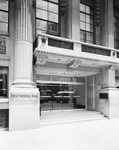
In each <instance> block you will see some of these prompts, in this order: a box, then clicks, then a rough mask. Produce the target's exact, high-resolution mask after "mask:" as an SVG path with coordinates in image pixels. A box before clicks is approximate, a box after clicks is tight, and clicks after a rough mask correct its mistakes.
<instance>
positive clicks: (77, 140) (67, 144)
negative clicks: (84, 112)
mask: <svg viewBox="0 0 119 150" xmlns="http://www.w3.org/2000/svg"><path fill="white" fill-rule="evenodd" d="M0 150H119V119H112V120H96V121H87V122H79V123H67V124H57V125H47V126H41V127H40V128H39V129H36V130H27V131H17V132H7V131H0Z"/></svg>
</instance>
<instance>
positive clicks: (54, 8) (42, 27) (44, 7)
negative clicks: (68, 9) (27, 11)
mask: <svg viewBox="0 0 119 150" xmlns="http://www.w3.org/2000/svg"><path fill="white" fill-rule="evenodd" d="M36 32H37V34H38V33H48V34H54V35H58V34H59V2H58V0H36Z"/></svg>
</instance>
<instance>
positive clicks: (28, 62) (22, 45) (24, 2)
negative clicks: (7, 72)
mask: <svg viewBox="0 0 119 150" xmlns="http://www.w3.org/2000/svg"><path fill="white" fill-rule="evenodd" d="M32 7H33V5H32V0H15V50H14V82H13V84H14V85H15V86H18V87H22V86H28V87H29V86H33V82H32V71H33V70H32V66H33V65H32V57H33V38H32V36H33V35H32V17H33V15H32V9H33V8H32Z"/></svg>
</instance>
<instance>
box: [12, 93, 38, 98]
mask: <svg viewBox="0 0 119 150" xmlns="http://www.w3.org/2000/svg"><path fill="white" fill-rule="evenodd" d="M10 99H11V100H38V94H32V93H10Z"/></svg>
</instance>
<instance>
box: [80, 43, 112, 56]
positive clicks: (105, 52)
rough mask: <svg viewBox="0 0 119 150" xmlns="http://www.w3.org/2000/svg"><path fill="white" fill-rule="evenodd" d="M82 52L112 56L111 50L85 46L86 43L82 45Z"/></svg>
mask: <svg viewBox="0 0 119 150" xmlns="http://www.w3.org/2000/svg"><path fill="white" fill-rule="evenodd" d="M82 52H86V53H93V54H98V55H105V56H111V51H108V50H106V49H102V48H95V47H90V46H85V45H82Z"/></svg>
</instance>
